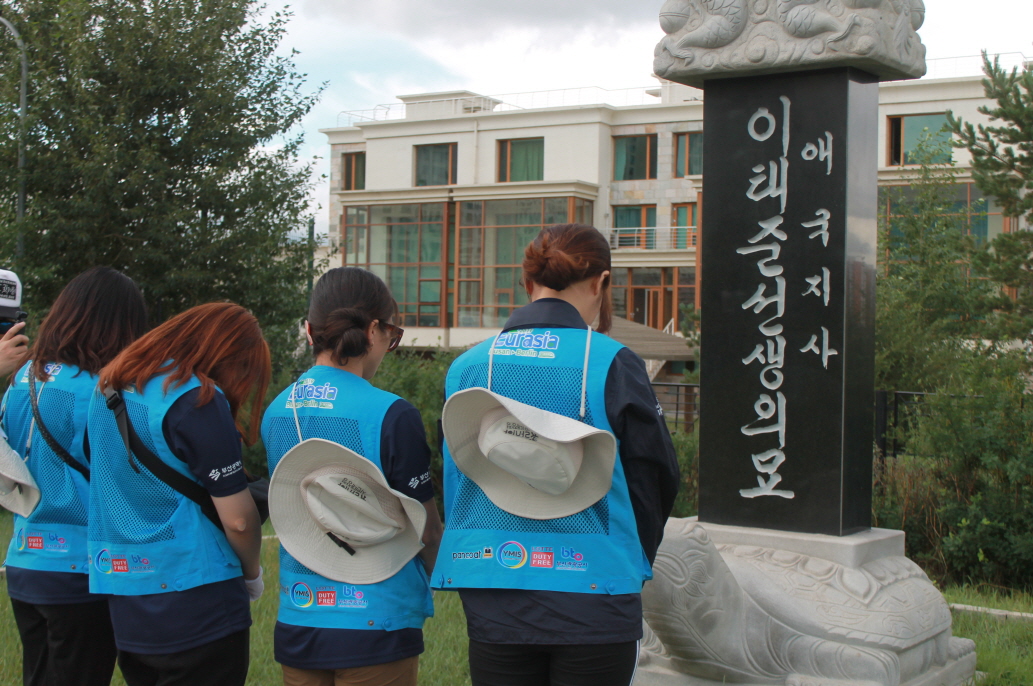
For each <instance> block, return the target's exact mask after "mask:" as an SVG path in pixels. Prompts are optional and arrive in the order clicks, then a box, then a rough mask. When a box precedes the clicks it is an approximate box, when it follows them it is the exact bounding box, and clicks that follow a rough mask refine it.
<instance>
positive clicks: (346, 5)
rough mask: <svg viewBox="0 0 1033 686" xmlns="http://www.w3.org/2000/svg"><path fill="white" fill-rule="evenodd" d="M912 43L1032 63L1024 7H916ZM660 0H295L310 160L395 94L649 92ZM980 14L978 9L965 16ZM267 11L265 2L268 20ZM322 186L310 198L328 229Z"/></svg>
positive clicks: (1030, 11) (966, 3)
mask: <svg viewBox="0 0 1033 686" xmlns="http://www.w3.org/2000/svg"><path fill="white" fill-rule="evenodd" d="M925 3H926V9H927V12H926V22H925V25H924V26H923V27H922V29H921V30H920V31H919V34H920V35H921V37H922V40H923V42H924V43H925V45H926V47H927V49H928V57H929V58H931V59H932V58H946V57H958V56H966V55H977V54H979V52H980V50H984V49H985V50H988V51H990V52H993V53H1010V52H1021V53H1024V54H1025V55H1027V56H1029V57H1033V42H1031V41H1033V31H1030V30H1029V27H1030V26H1033V3H1030V2H1028V1H1027V0H980V2H979V3H978V4H977V3H973V2H971V0H925ZM662 4H663V0H646V1H642V0H595V1H594V2H585V1H584V0H580V1H575V0H295V3H294V4H293V5H292V8H291V9H292V11H293V12H294V18H293V20H292V21H291V24H290V28H289V33H288V35H287V37H286V40H285V41H284V45H283V47H284V49H285V50H287V49H290V48H294V49H297V50H298V51H300V54H298V55H297V56H296V58H295V59H296V64H297V66H298V68H299V69H300V71H302V72H304V73H306V74H308V75H309V79H310V82H311V83H312V84H313V86H315V85H317V84H320V83H323V82H326V83H327V86H326V90H325V91H324V92H323V97H322V100H321V101H320V103H319V104H318V105H316V107H315V108H314V109H313V110H312V112H311V113H310V114H309V116H308V117H307V118H306V120H305V122H304V129H305V143H306V145H305V148H304V151H303V152H304V155H305V156H306V157H308V158H312V157H319V158H322V159H319V160H318V161H317V166H316V169H317V174H318V175H321V174H327V173H328V169H329V163H328V160H327V154H328V152H329V147H328V146H327V143H326V136H324V135H322V134H320V133H319V131H318V129H321V128H328V127H332V126H336V125H337V116H338V114H339V113H340V112H342V111H346V110H361V109H368V108H371V107H373V106H375V105H378V104H381V103H390V102H395V99H394V98H395V96H396V95H402V94H410V93H422V92H430V91H441V90H453V89H466V90H472V91H475V92H480V93H485V94H501V93H517V92H525V91H538V90H549V89H555V88H574V87H579V86H601V87H603V88H610V89H614V88H634V87H641V86H653V85H655V83H656V82H655V81H654V80H653V79H652V78H651V77H650V71H651V66H652V56H653V47H654V46H655V45H656V43H657V41H658V40H659V39H660V38H661V37H662V36H663V32H662V31H661V30H660V27H659V25H658V23H657V16H658V14H659V10H660V6H661V5H662ZM976 7H978V9H979V11H978V12H977V11H974V9H975V8H976ZM273 9H277V5H276V0H270V10H273ZM327 193H328V186H327V184H326V183H325V182H320V183H319V184H318V185H317V187H316V190H315V191H314V193H313V207H314V208H315V207H316V206H317V205H318V206H319V209H316V210H315V212H316V218H317V219H316V226H317V230H318V231H320V232H325V231H326V228H327V211H326V206H327Z"/></svg>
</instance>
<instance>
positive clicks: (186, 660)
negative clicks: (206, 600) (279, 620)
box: [118, 629, 250, 686]
mask: <svg viewBox="0 0 1033 686" xmlns="http://www.w3.org/2000/svg"><path fill="white" fill-rule="evenodd" d="M249 632H250V629H244V630H243V631H238V632H237V633H235V634H230V635H229V636H225V637H223V638H220V639H217V640H215V641H212V642H211V643H205V644H204V645H202V646H198V647H196V648H191V649H190V650H183V651H180V652H178V653H169V654H167V655H142V654H140V653H127V652H125V651H124V650H122V651H119V653H118V666H119V669H121V670H122V676H123V677H125V680H126V684H128V685H129V686H244V681H246V680H247V670H248V661H249V659H250V656H249V653H248V651H249V645H248V643H249V636H250V634H249Z"/></svg>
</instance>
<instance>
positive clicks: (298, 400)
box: [287, 379, 337, 410]
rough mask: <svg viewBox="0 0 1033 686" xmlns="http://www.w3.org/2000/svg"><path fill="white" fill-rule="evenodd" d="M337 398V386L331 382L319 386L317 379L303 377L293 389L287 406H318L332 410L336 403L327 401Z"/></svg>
mask: <svg viewBox="0 0 1033 686" xmlns="http://www.w3.org/2000/svg"><path fill="white" fill-rule="evenodd" d="M336 399H337V387H336V386H331V385H330V384H329V383H324V384H322V385H321V386H317V385H316V380H315V379H302V380H301V381H299V382H298V383H297V385H295V386H294V390H293V391H291V395H290V398H288V399H287V407H318V408H320V409H324V410H332V409H333V408H334V404H333V403H331V402H326V401H328V400H336Z"/></svg>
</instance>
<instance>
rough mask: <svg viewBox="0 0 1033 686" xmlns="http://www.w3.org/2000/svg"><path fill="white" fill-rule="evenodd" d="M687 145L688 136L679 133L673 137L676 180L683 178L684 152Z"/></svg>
mask: <svg viewBox="0 0 1033 686" xmlns="http://www.w3.org/2000/svg"><path fill="white" fill-rule="evenodd" d="M688 143H689V134H687V133H679V134H677V135H675V137H674V147H675V151H674V160H675V162H674V175H675V176H676V177H678V178H681V177H683V176H685V162H686V157H687V156H686V154H685V153H686V152H687V151H686V150H685V147H686V146H687V145H688Z"/></svg>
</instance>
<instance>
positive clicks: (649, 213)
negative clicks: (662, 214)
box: [646, 206, 656, 226]
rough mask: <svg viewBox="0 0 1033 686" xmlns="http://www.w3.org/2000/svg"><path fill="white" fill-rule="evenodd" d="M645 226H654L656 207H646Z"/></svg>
mask: <svg viewBox="0 0 1033 686" xmlns="http://www.w3.org/2000/svg"><path fill="white" fill-rule="evenodd" d="M646 226H656V207H655V206H653V207H647V208H646Z"/></svg>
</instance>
